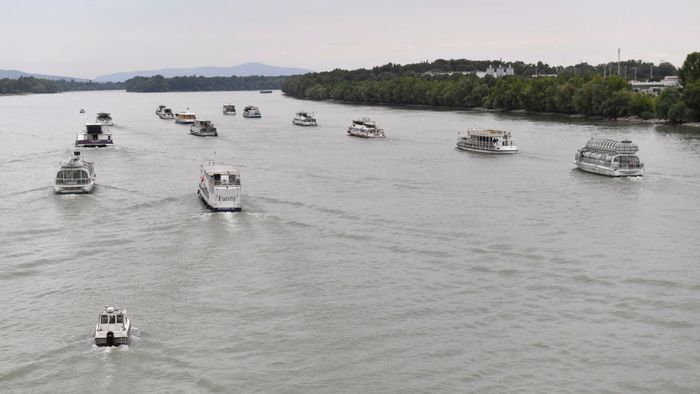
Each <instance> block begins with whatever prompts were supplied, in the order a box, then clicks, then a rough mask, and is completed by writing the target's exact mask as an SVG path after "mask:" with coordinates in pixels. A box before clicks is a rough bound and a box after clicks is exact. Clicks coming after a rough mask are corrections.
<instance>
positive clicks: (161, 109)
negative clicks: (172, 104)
mask: <svg viewBox="0 0 700 394" xmlns="http://www.w3.org/2000/svg"><path fill="white" fill-rule="evenodd" d="M156 115H158V117H159V118H161V119H175V114H174V113H173V110H172V109H170V108H167V107H166V106H165V105H159V106H158V109H157V110H156Z"/></svg>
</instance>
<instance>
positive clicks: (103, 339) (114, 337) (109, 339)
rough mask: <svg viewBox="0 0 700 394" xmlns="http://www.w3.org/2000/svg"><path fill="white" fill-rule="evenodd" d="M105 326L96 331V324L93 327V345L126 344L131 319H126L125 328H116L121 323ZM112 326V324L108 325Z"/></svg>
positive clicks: (127, 342) (129, 332)
mask: <svg viewBox="0 0 700 394" xmlns="http://www.w3.org/2000/svg"><path fill="white" fill-rule="evenodd" d="M105 326H106V327H104V328H103V330H101V331H98V327H99V326H97V327H96V328H95V345H97V346H119V345H128V344H129V336H130V335H131V321H130V320H127V323H126V328H125V329H123V330H122V329H118V328H119V327H118V326H121V324H114V325H113V326H114V327H107V325H105ZM109 326H112V325H109Z"/></svg>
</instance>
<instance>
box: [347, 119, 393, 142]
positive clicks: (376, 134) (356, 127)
mask: <svg viewBox="0 0 700 394" xmlns="http://www.w3.org/2000/svg"><path fill="white" fill-rule="evenodd" d="M348 135H351V136H353V137H361V138H384V137H385V135H384V129H380V128H378V127H377V123H376V122H375V121H373V120H372V119H370V118H362V119H356V120H353V121H352V125H351V126H350V127H348Z"/></svg>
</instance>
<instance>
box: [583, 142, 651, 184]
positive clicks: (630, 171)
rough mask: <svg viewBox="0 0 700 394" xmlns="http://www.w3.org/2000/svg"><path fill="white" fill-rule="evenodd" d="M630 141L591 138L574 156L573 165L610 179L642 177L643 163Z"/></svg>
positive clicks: (634, 145)
mask: <svg viewBox="0 0 700 394" xmlns="http://www.w3.org/2000/svg"><path fill="white" fill-rule="evenodd" d="M638 151H639V147H637V145H636V144H633V143H632V141H630V140H623V141H616V140H612V139H608V138H593V137H591V139H590V140H588V142H586V146H584V147H583V148H581V149H579V150H578V151H577V152H576V154H575V155H574V164H576V166H578V168H580V169H581V170H583V171H587V172H592V173H595V174H601V175H607V176H611V177H621V176H643V175H644V163H642V162H641V161H640V160H639V157H638V156H637V155H636V153H637V152H638Z"/></svg>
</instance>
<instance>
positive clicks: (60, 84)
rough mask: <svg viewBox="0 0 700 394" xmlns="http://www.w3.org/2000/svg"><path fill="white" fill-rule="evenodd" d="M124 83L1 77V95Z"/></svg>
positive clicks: (113, 86) (115, 86)
mask: <svg viewBox="0 0 700 394" xmlns="http://www.w3.org/2000/svg"><path fill="white" fill-rule="evenodd" d="M119 89H124V84H123V83H117V82H78V81H73V80H51V79H41V78H34V77H20V78H17V79H10V78H3V79H0V95H12V94H27V93H62V92H73V91H80V90H119Z"/></svg>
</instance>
